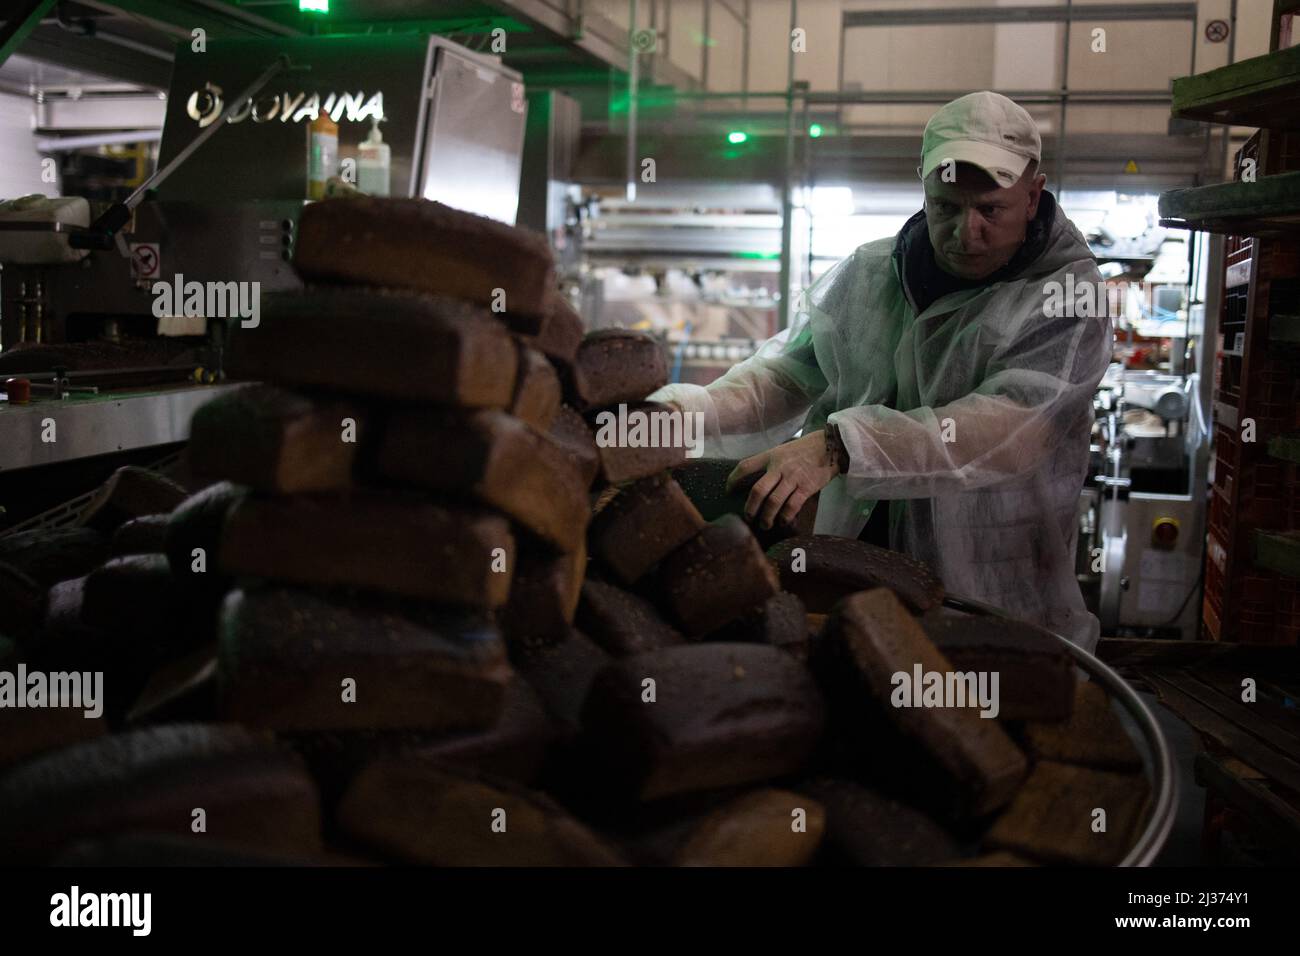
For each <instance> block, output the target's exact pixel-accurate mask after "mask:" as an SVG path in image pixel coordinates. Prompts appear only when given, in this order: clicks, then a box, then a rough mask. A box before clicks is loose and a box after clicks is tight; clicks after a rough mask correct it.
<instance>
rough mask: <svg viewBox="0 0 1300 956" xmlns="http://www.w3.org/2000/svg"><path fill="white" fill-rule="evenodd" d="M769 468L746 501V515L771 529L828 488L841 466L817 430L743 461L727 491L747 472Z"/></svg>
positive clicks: (789, 519)
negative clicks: (829, 451) (838, 466)
mask: <svg viewBox="0 0 1300 956" xmlns="http://www.w3.org/2000/svg"><path fill="white" fill-rule="evenodd" d="M764 469H766V471H767V474H765V475H763V477H762V478H760V479H758V481H757V482H756V483H755V485H754V487H753V489H752V490H751V491H750V493H749V498H748V499H747V500H746V501H745V517H746V518H748V519H749V520H750V521H753V520H754V518H755V516H757V517H758V519H759V523H760V525H761V526H762V527H763V528H764V529H767V528H771V527H772V525H773V524H774V523H775V522H776V521H778V520H780V521H781V522H782V523H784V524H791V523H793V522H794V519H795V517H796V516H797V515H798V514H799V509H800V508H802V507H803V506H804V502H806V501H807V500H808V499H809V498H811V497H812V496H813V495H815V494H817V492H819V491H821V490H822V489H823V488H825V487H826V486H827V485H828V484H830V481H831V479H832V478H834V477H835V476H836V475H837V474H839V469H838V468H837V467H836V465H835V463H834V462H833V461H831V459H830V456H829V455H827V453H826V434H825V433H824V432H822V431H815V432H812V433H811V434H808V435H804V436H803V437H802V438H796V439H795V440H794V441H789V442H786V443H785V444H784V445H777V446H776V447H775V448H773V449H770V450H769V451H765V452H762V453H761V454H758V455H753V456H751V457H749V458H746V459H745V460H744V461H742V462H740V463H739V464H738V465H736V467H735V468H734V469H733V470H732V472H731V474H730V475H728V476H727V490H728V491H730V490H731V489H732V488H733V487H734V486H735V484H736V483H737V482H738V481H740V480H741V479H743V478H744V477H745V476H746V475H751V474H753V473H754V472H756V471H762V470H764Z"/></svg>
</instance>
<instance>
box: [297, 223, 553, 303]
mask: <svg viewBox="0 0 1300 956" xmlns="http://www.w3.org/2000/svg"><path fill="white" fill-rule="evenodd" d="M293 265H294V268H295V269H296V270H297V271H298V274H299V275H301V276H302V277H303V278H304V279H307V280H308V281H312V280H316V281H321V282H343V283H356V284H361V285H373V286H383V287H387V288H393V289H414V290H416V291H419V292H428V293H434V294H437V295H446V296H451V297H453V298H457V299H465V300H466V301H469V302H475V303H477V304H479V305H482V306H500V307H504V308H505V309H506V311H507V314H509V315H515V316H521V317H529V316H541V315H542V314H544V312H545V308H544V304H545V301H546V297H547V294H548V293H549V292H551V291H552V290H553V289H554V287H555V263H554V258H553V256H552V255H551V247H550V245H549V243H547V241H546V237H545V236H543V235H541V234H539V233H535V232H532V231H530V230H528V229H524V228H521V227H518V226H507V225H506V224H505V223H501V222H497V221H496V220H494V219H488V218H486V217H485V216H476V215H474V214H473V213H468V212H462V211H461V210H459V209H453V208H451V207H450V206H445V205H443V204H442V203H439V202H430V201H428V200H425V199H401V198H392V199H389V198H383V199H381V198H371V197H366V198H352V199H347V200H331V201H326V202H317V203H310V204H308V205H307V207H306V208H305V209H303V211H302V217H301V218H300V219H299V221H298V235H297V238H296V240H295V242H294V250H293ZM498 289H500V290H502V291H503V292H504V300H501V299H500V297H499V296H498V295H497V293H496V290H498Z"/></svg>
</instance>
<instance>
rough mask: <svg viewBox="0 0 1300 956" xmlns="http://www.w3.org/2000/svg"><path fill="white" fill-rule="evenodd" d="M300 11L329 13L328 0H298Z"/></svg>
mask: <svg viewBox="0 0 1300 956" xmlns="http://www.w3.org/2000/svg"><path fill="white" fill-rule="evenodd" d="M298 11H299V12H300V13H329V12H330V0H298Z"/></svg>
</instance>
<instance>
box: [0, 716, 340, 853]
mask: <svg viewBox="0 0 1300 956" xmlns="http://www.w3.org/2000/svg"><path fill="white" fill-rule="evenodd" d="M195 809H202V810H203V811H204V814H205V816H206V827H207V830H206V832H205V833H194V832H193V830H192V829H191V827H192V824H193V822H194V820H195V817H194V810H195ZM320 823H321V821H320V807H319V800H318V797H317V793H316V787H315V785H314V784H313V783H312V781H311V778H310V777H308V776H307V772H306V770H305V769H304V768H303V765H302V762H301V760H299V759H298V758H297V757H295V756H294V755H292V754H290V753H287V752H285V751H283V750H280V749H279V748H276V747H274V746H273V745H272V744H271V743H270V742H269V741H268V740H267V739H266V738H264V737H260V736H256V735H253V734H250V733H249V732H248V731H246V730H244V729H243V728H240V727H235V726H231V725H219V724H178V725H167V726H163V727H152V728H147V729H143V730H136V731H131V732H129V733H124V734H115V735H113V736H111V737H101V738H99V739H97V740H92V741H89V742H86V743H82V744H78V745H76V746H73V747H69V748H67V749H65V750H60V751H58V752H56V753H52V754H49V755H47V756H44V757H40V758H37V759H35V760H31V761H28V762H27V763H24V764H22V765H21V766H19V767H17V768H15V769H14V770H11V771H10V772H9V773H8V774H7V775H5V776H4V777H2V778H0V858H4V859H5V861H6V862H12V863H34V862H40V861H42V860H46V859H49V858H50V857H51V856H52V855H54V854H55V853H56V852H57V851H58V850H59V849H60V848H61V847H63V846H65V845H67V844H69V843H71V842H73V841H75V840H78V839H81V838H84V837H92V836H100V835H106V834H112V833H123V832H130V831H134V830H152V831H157V832H161V833H171V834H175V835H178V836H185V837H187V838H190V839H195V840H198V841H204V840H212V841H220V842H229V843H233V844H239V845H250V846H254V847H258V848H260V849H262V850H265V851H271V852H275V851H283V852H313V851H319V849H320Z"/></svg>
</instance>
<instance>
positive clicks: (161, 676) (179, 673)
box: [125, 627, 217, 725]
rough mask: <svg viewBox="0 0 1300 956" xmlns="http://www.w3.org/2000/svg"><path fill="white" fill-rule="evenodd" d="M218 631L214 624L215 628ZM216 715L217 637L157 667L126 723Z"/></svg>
mask: <svg viewBox="0 0 1300 956" xmlns="http://www.w3.org/2000/svg"><path fill="white" fill-rule="evenodd" d="M214 631H215V627H214ZM216 717H217V643H216V641H215V640H213V641H211V642H209V643H206V644H203V645H202V646H200V647H198V648H197V649H195V650H193V651H191V652H190V653H188V654H186V655H185V656H184V657H180V658H177V659H176V660H171V661H166V662H164V663H162V664H159V665H158V666H157V667H155V668H154V670H153V672H152V673H151V674H150V675H149V679H148V680H147V681H146V682H145V685H144V687H142V688H141V690H140V693H139V695H138V696H137V697H136V698H135V700H134V701H133V702H132V704H131V707H130V708H129V709H128V710H127V712H126V718H125V721H126V723H127V724H132V725H144V724H172V723H185V722H190V721H208V720H215V719H216Z"/></svg>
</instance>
